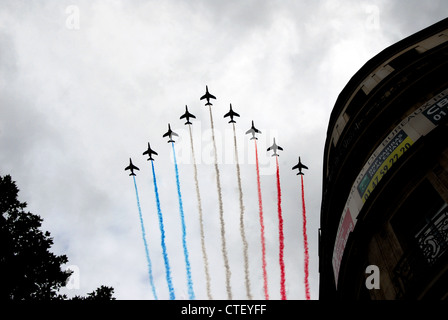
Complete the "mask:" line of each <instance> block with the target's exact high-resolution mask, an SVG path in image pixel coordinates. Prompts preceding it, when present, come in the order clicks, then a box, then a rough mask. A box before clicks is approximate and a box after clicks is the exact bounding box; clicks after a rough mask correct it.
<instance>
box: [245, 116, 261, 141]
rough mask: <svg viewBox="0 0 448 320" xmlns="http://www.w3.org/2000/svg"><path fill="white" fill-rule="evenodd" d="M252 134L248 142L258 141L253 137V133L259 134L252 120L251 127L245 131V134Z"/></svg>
mask: <svg viewBox="0 0 448 320" xmlns="http://www.w3.org/2000/svg"><path fill="white" fill-rule="evenodd" d="M249 133H252V138H250V140H253V139H255V140H258V138H257V137H256V136H255V133H261V131H260V130H258V129H257V128H255V126H254V120H252V127H251V128H250V129H249V130H247V131H246V134H249Z"/></svg>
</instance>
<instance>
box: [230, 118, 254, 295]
mask: <svg viewBox="0 0 448 320" xmlns="http://www.w3.org/2000/svg"><path fill="white" fill-rule="evenodd" d="M232 125H233V142H234V146H235V159H236V175H237V179H238V190H239V194H240V197H239V200H240V212H241V213H240V232H241V239H242V240H243V254H244V280H245V283H246V294H247V298H248V299H249V300H252V294H251V292H250V277H249V256H248V253H247V251H248V244H247V240H246V234H245V231H244V203H243V188H242V186H241V172H240V164H239V161H238V146H237V144H236V133H235V123H232Z"/></svg>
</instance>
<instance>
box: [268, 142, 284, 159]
mask: <svg viewBox="0 0 448 320" xmlns="http://www.w3.org/2000/svg"><path fill="white" fill-rule="evenodd" d="M269 150H274V154H273V155H272V156H277V157H278V156H279V155H278V154H277V150H282V151H283V148H282V147H280V146H278V145H277V144H276V143H275V138H274V143H273V144H272V146H270V147H269V148H268V150H267V151H269Z"/></svg>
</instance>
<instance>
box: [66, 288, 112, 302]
mask: <svg viewBox="0 0 448 320" xmlns="http://www.w3.org/2000/svg"><path fill="white" fill-rule="evenodd" d="M113 294H114V289H113V288H112V287H106V286H101V287H99V288H98V289H96V290H95V291H94V292H91V293H88V294H87V297H80V296H75V297H73V299H72V300H95V301H100V300H115V298H114V297H113V296H112V295H113Z"/></svg>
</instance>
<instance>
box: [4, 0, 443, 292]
mask: <svg viewBox="0 0 448 320" xmlns="http://www.w3.org/2000/svg"><path fill="white" fill-rule="evenodd" d="M70 4H71V5H74V6H75V7H77V8H79V28H72V29H71V28H69V27H67V19H68V18H69V16H70V14H73V11H69V12H68V13H67V12H66V8H67V6H68V5H67V4H62V3H58V4H55V3H50V2H49V3H45V4H41V3H29V2H27V1H15V2H8V3H4V2H3V3H2V4H1V5H0V6H1V7H2V10H0V12H1V13H0V24H1V25H2V26H3V28H2V32H1V34H0V46H1V47H2V48H3V50H2V53H1V55H0V91H1V93H2V94H1V95H0V108H1V109H0V111H1V117H0V172H1V174H8V173H11V174H12V176H13V179H16V180H17V182H18V186H19V188H20V189H21V197H23V200H24V201H27V202H28V204H29V209H30V210H31V211H32V212H33V213H36V214H39V215H41V216H42V217H43V218H44V228H47V229H48V230H49V231H50V232H51V233H52V235H53V236H54V237H55V246H54V247H55V250H56V251H57V253H59V254H62V253H63V254H67V255H68V258H69V263H70V264H74V265H77V266H78V267H79V271H80V277H81V278H80V279H81V281H80V288H79V289H74V290H69V293H70V294H83V293H85V292H91V291H93V290H94V289H95V288H96V287H98V286H100V285H101V284H105V285H111V286H114V287H115V293H116V296H117V297H118V298H127V299H151V298H152V297H151V294H150V287H149V281H148V279H147V269H146V261H145V256H144V248H143V243H142V239H141V234H140V230H139V228H140V226H139V222H138V213H137V207H136V203H135V194H134V193H133V184H132V180H131V179H130V177H129V176H128V175H127V173H125V172H124V167H125V166H126V165H127V163H128V158H129V157H132V159H133V162H134V163H135V164H136V165H137V166H139V167H140V171H139V172H138V176H137V183H138V187H139V192H140V198H141V205H142V210H143V217H144V221H145V226H146V229H147V234H148V243H149V249H150V254H151V258H152V261H153V272H154V278H155V281H156V286H157V289H158V290H160V292H159V297H161V298H167V297H168V291H167V287H166V282H165V276H164V266H163V263H162V261H163V260H162V252H161V248H160V231H159V229H158V220H157V214H156V207H155V199H154V190H153V189H152V188H153V187H152V184H151V169H150V166H149V163H148V162H147V161H146V160H145V159H146V158H144V157H143V156H142V153H143V151H144V150H145V148H146V144H147V142H148V141H149V142H150V143H151V147H152V148H153V149H154V150H156V151H157V152H158V153H159V155H158V156H157V157H156V162H155V165H156V173H157V175H158V182H159V190H160V196H161V205H162V212H163V214H164V218H165V222H166V234H167V246H168V253H169V255H170V258H171V259H172V265H173V268H174V270H173V283H174V285H175V289H176V292H178V293H179V294H178V297H184V298H187V297H188V294H187V286H186V279H185V271H184V261H183V255H182V252H181V251H182V247H181V235H180V234H181V232H180V231H181V226H180V218H179V213H178V207H177V206H178V204H177V200H176V193H175V177H174V168H173V163H172V157H171V154H170V152H171V151H170V149H171V146H170V145H169V144H167V143H166V142H165V140H163V139H162V134H163V133H164V132H166V130H167V124H168V122H170V123H171V127H172V129H173V130H174V131H176V132H178V133H179V135H180V137H179V140H178V142H176V150H177V151H178V159H179V170H180V179H181V190H182V192H183V200H184V210H185V216H186V223H187V232H188V235H187V241H188V245H189V251H190V253H191V265H192V272H193V281H194V284H195V290H196V296H197V297H198V298H199V299H205V298H206V291H205V279H204V277H203V266H202V257H201V249H200V239H199V236H198V235H199V221H198V213H197V204H196V195H195V191H194V181H193V172H192V170H193V169H192V163H191V159H189V150H190V144H189V143H190V142H189V138H188V136H187V137H185V134H187V135H188V132H187V131H188V130H186V129H187V128H186V127H184V125H183V122H182V121H180V120H179V116H180V115H181V114H182V113H183V111H184V107H185V105H188V107H189V111H190V112H192V113H193V114H195V115H196V117H197V119H196V120H195V121H194V124H193V127H192V129H193V133H194V139H195V144H196V145H195V150H196V152H197V155H196V157H197V159H198V160H199V161H200V162H201V163H200V164H198V172H199V185H200V188H201V192H202V199H203V211H204V223H205V237H206V247H207V250H208V253H209V261H210V266H211V270H213V273H212V274H211V277H212V293H213V296H214V298H216V299H219V298H221V299H225V298H226V294H225V283H224V280H223V279H224V266H223V262H222V256H221V254H220V251H219V250H216V248H219V247H220V245H221V243H220V238H219V237H218V236H217V235H219V232H220V231H219V223H218V207H217V192H216V190H215V189H216V187H215V176H214V168H213V165H212V160H213V159H212V157H211V156H212V154H211V153H210V151H211V137H210V122H209V114H208V108H206V107H204V106H203V103H202V102H201V101H199V97H200V96H201V95H202V94H203V93H204V90H205V85H208V86H209V89H210V91H211V92H212V93H213V94H215V95H216V96H217V101H216V102H215V103H214V106H213V116H214V120H215V130H216V134H217V138H218V139H217V140H218V141H217V142H218V145H219V146H220V147H219V150H218V154H219V159H220V163H219V165H220V170H221V176H222V182H223V183H222V187H223V201H224V213H225V222H226V236H227V242H228V249H229V261H230V265H231V269H232V286H233V290H234V294H233V295H234V297H235V298H237V299H244V298H245V288H244V278H243V277H244V275H243V272H242V271H243V260H242V259H243V256H242V248H241V239H240V238H241V236H240V233H239V224H238V223H239V207H238V191H237V184H236V176H235V170H236V169H235V163H234V161H233V158H232V154H233V136H232V134H229V133H231V127H230V126H229V124H228V123H227V121H224V120H223V118H222V117H223V115H224V113H225V112H227V111H228V108H229V104H230V103H232V105H233V107H234V110H235V111H236V112H238V113H240V115H241V117H240V118H239V119H237V126H236V128H237V132H238V139H239V140H238V144H239V148H240V152H241V156H240V161H241V174H242V180H243V181H242V183H243V190H244V201H245V207H246V221H245V222H246V229H247V235H248V243H249V256H250V261H249V264H250V268H251V280H252V281H251V282H252V285H253V290H252V291H253V294H254V297H255V298H262V297H263V288H262V282H263V281H262V273H261V248H260V234H259V222H258V211H257V210H258V204H257V192H256V184H255V183H256V177H255V168H254V158H253V142H252V141H249V140H248V137H247V136H246V135H245V134H244V133H245V131H246V130H247V129H248V128H249V126H250V122H251V120H254V121H255V124H256V126H257V127H258V128H259V129H261V130H262V132H263V134H262V136H261V137H260V140H259V150H260V154H259V156H260V162H261V163H263V164H264V165H265V166H266V173H267V174H265V175H262V176H261V184H262V195H263V204H264V206H265V207H264V209H265V210H264V211H265V222H266V226H269V227H268V228H267V230H266V239H267V249H268V252H267V253H268V272H269V279H270V280H269V281H270V286H271V288H270V294H271V297H272V298H274V299H277V298H279V289H280V287H279V281H280V278H279V272H280V270H279V266H278V219H277V213H276V212H277V209H276V186H275V174H274V173H275V172H272V174H269V168H270V165H271V164H272V162H271V161H272V158H271V157H270V156H269V154H268V153H267V152H265V149H266V148H267V147H268V146H269V145H270V144H271V143H272V138H273V137H276V141H277V143H278V144H279V145H281V146H282V147H283V148H284V149H285V151H284V152H282V153H281V154H280V158H279V160H280V175H281V182H282V192H283V198H282V200H283V212H284V220H285V263H286V283H287V290H288V298H290V299H303V298H304V290H303V287H302V286H301V284H302V281H303V278H302V274H301V270H303V252H302V251H301V249H302V248H301V247H300V246H301V243H302V242H301V238H300V237H301V218H300V217H301V211H300V208H301V207H300V206H301V203H300V201H299V200H300V197H299V196H300V189H299V182H298V180H297V176H296V175H295V174H294V173H293V172H292V171H291V167H292V166H293V165H294V164H295V163H296V162H297V158H298V156H299V155H300V156H301V157H302V161H303V162H304V163H306V164H307V165H308V166H309V168H310V170H309V172H307V173H306V176H305V183H306V191H305V193H306V197H307V212H308V215H309V220H308V223H309V225H308V232H309V233H308V238H309V243H310V282H311V296H312V298H313V299H316V298H318V276H319V275H318V271H317V270H318V256H317V229H318V228H319V214H320V198H321V181H322V176H321V174H322V159H323V147H324V142H325V138H326V129H327V124H328V119H329V114H330V112H331V110H332V108H333V105H334V102H335V101H336V98H337V95H338V94H339V92H340V91H341V90H342V88H343V87H344V85H345V84H346V83H347V81H348V80H349V79H350V77H351V76H352V75H353V74H354V73H355V72H356V71H357V70H358V69H359V68H360V67H361V66H362V65H363V64H364V63H365V62H366V61H367V60H368V59H370V58H371V57H373V56H374V55H375V54H377V53H378V52H379V51H381V50H382V49H384V48H385V47H387V46H388V45H391V44H392V43H394V42H396V41H398V40H399V39H401V38H402V37H403V36H405V35H408V34H411V33H413V32H416V31H417V30H418V29H421V28H423V27H426V26H428V25H430V24H432V23H435V22H436V21H438V20H440V19H438V17H439V16H440V15H441V14H442V13H443V12H444V11H446V4H445V3H443V2H441V1H440V2H437V4H436V5H434V6H431V7H429V6H424V7H421V6H419V7H418V8H419V9H420V10H416V9H415V8H416V6H418V4H417V3H416V2H409V3H408V2H406V4H403V3H402V2H389V1H377V2H374V3H370V2H356V3H354V2H345V1H344V2H334V1H320V2H315V1H305V2H304V1H301V2H296V1H282V2H276V1H261V2H260V1H245V2H244V3H241V2H237V1H226V2H213V3H212V2H209V1H199V0H198V1H189V2H188V3H187V2H179V1H164V2H156V1H150V2H147V1H133V2H132V3H128V2H124V1H113V2H110V1H108V2H104V1H93V2H92V1H81V0H80V1H73V2H72V3H70ZM444 9H445V10H444ZM416 12H418V14H419V16H418V19H417V17H416V16H415V15H416ZM240 271H241V272H240Z"/></svg>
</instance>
